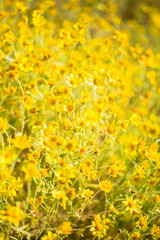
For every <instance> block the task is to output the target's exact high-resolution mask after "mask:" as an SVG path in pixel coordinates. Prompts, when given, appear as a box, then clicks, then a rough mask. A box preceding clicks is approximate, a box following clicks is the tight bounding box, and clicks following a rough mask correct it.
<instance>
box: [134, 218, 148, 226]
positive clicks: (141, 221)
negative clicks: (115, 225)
mask: <svg viewBox="0 0 160 240" xmlns="http://www.w3.org/2000/svg"><path fill="white" fill-rule="evenodd" d="M136 226H137V227H139V228H147V217H146V216H141V217H140V218H139V220H138V221H137V222H136Z"/></svg>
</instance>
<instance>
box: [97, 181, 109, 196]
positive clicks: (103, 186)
mask: <svg viewBox="0 0 160 240" xmlns="http://www.w3.org/2000/svg"><path fill="white" fill-rule="evenodd" d="M99 187H100V189H101V190H102V191H104V192H106V193H109V192H110V191H111V188H112V183H111V181H109V180H105V181H102V182H100V184H99Z"/></svg>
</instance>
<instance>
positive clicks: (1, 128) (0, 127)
mask: <svg viewBox="0 0 160 240" xmlns="http://www.w3.org/2000/svg"><path fill="white" fill-rule="evenodd" d="M7 129H8V126H7V120H6V119H5V118H2V117H0V133H1V134H3V133H4V132H5V130H7Z"/></svg>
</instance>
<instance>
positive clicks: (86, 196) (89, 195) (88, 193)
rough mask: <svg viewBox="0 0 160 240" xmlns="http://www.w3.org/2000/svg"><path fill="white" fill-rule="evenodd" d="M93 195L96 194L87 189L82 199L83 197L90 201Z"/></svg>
mask: <svg viewBox="0 0 160 240" xmlns="http://www.w3.org/2000/svg"><path fill="white" fill-rule="evenodd" d="M93 194H94V192H93V191H91V190H90V189H85V190H84V191H83V194H82V197H83V198H86V199H89V198H91V197H92V195H93Z"/></svg>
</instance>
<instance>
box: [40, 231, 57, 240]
mask: <svg viewBox="0 0 160 240" xmlns="http://www.w3.org/2000/svg"><path fill="white" fill-rule="evenodd" d="M56 238H57V234H55V233H52V232H50V231H48V233H47V235H44V236H43V237H41V240H55V239H56Z"/></svg>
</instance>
